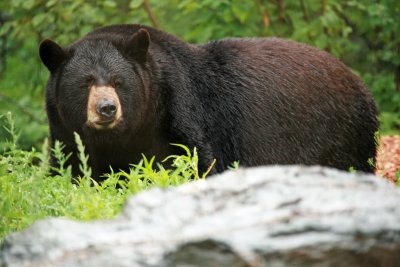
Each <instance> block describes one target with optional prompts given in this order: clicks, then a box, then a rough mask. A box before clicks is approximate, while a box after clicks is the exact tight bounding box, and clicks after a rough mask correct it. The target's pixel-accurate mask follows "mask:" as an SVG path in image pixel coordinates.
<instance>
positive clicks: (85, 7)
mask: <svg viewBox="0 0 400 267" xmlns="http://www.w3.org/2000/svg"><path fill="white" fill-rule="evenodd" d="M0 10H1V11H0V59H1V60H0V88H1V91H0V114H2V113H5V112H7V111H9V110H11V111H13V113H14V114H15V115H16V123H17V125H18V126H19V128H20V129H21V132H20V145H21V147H23V148H25V149H28V148H29V147H31V146H32V145H34V146H35V147H36V148H39V147H40V144H41V142H42V140H43V139H44V138H45V136H46V134H47V126H46V116H45V112H44V97H43V96H44V87H45V82H46V80H47V76H48V74H47V70H46V69H45V68H44V67H43V66H42V65H41V63H40V60H39V57H38V55H37V54H38V53H37V47H38V43H39V42H40V41H41V40H43V39H44V38H49V37H50V38H53V39H55V40H56V41H57V42H59V43H60V44H61V45H66V44H68V43H70V42H72V41H74V40H76V39H78V38H79V37H81V36H82V35H84V34H85V33H87V32H89V31H91V30H92V29H94V28H96V27H100V26H103V25H106V24H116V23H143V24H148V25H153V26H155V27H157V28H162V29H163V30H165V31H167V32H170V33H172V34H175V35H177V36H180V37H181V38H182V39H184V40H186V41H189V42H193V43H203V42H206V41H208V40H212V39H221V38H224V37H228V36H232V37H243V36H250V37H252V36H280V37H284V38H289V39H293V40H297V41H301V42H304V43H308V44H311V45H314V46H317V47H319V48H321V49H324V50H326V51H329V52H330V53H332V54H334V55H335V56H337V57H338V58H340V59H341V60H343V61H344V62H345V63H346V64H347V65H348V66H350V67H351V68H352V69H353V70H354V71H355V72H356V73H357V74H358V75H360V76H361V77H362V79H363V80H364V81H365V82H366V84H367V85H368V87H369V88H370V89H371V91H372V93H373V95H374V97H375V99H376V101H377V104H378V107H379V111H380V112H381V114H383V115H382V116H381V122H382V125H383V129H382V133H383V134H384V133H386V132H388V133H399V132H400V124H399V119H400V115H399V114H400V53H399V48H400V32H399V29H400V20H399V19H398V14H400V1H396V0H383V1H378V2H377V1H352V0H346V1H341V0H330V1H320V0H310V1H303V0H301V1H283V0H275V1H264V0H256V1H239V0H203V1H193V0H166V1H156V0H107V1H84V0H77V1H61V2H60V1H55V0H51V1H47V0H46V1H45V0H29V1H21V0H16V1H1V2H0ZM82 14H85V15H84V16H82ZM116 14H117V15H116ZM386 119H389V120H390V121H388V122H387V121H386ZM6 134H7V133H6V132H5V131H2V130H0V140H3V139H4V137H5V136H6ZM0 149H1V143H0Z"/></svg>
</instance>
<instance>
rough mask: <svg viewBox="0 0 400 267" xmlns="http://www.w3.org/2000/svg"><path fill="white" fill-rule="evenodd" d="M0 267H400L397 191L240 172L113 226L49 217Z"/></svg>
mask: <svg viewBox="0 0 400 267" xmlns="http://www.w3.org/2000/svg"><path fill="white" fill-rule="evenodd" d="M0 266H1V267H17V266H18V267H28V266H29V267H45V266H57V267H61V266H63V267H66V266H85V267H103V266H104V267H106V266H107V267H109V266H115V267H128V266H129V267H132V266H171V267H172V266H179V267H190V266H234V267H245V266H253V267H255V266H273V267H275V266H276V267H277V266H323V267H324V266H335V267H338V266H339V267H340V266H352V267H357V266H360V267H361V266H362V267H368V266H374V267H375V266H385V267H391V266H393V267H394V266H400V190H399V189H397V188H396V187H395V186H393V184H390V183H388V182H386V181H385V180H384V179H382V178H379V177H376V176H372V175H366V174H361V173H357V174H350V173H346V172H341V171H337V170H333V169H327V168H322V167H299V166H287V167H260V168H253V169H239V170H237V171H230V172H226V173H223V174H221V175H218V176H215V177H213V178H209V179H208V180H205V181H198V182H193V183H190V184H187V185H183V186H180V187H177V188H170V189H166V190H160V189H154V190H150V191H148V192H144V193H141V194H138V195H137V196H134V197H132V198H131V199H129V200H128V202H127V203H126V205H125V207H124V209H123V212H122V214H121V215H120V216H119V217H118V218H116V219H114V220H103V221H95V222H90V223H84V222H74V221H71V220H66V219H60V218H58V219H48V220H44V221H40V222H37V223H35V224H34V225H32V226H31V227H30V228H28V229H26V230H25V231H23V232H21V233H15V234H12V235H11V236H9V237H8V238H7V239H6V241H5V242H4V243H3V245H2V248H1V251H0Z"/></svg>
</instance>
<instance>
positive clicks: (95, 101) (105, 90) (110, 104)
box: [86, 85, 122, 129]
mask: <svg viewBox="0 0 400 267" xmlns="http://www.w3.org/2000/svg"><path fill="white" fill-rule="evenodd" d="M89 90H90V91H89V97H88V105H87V122H86V123H87V125H88V126H90V127H94V128H96V129H111V128H113V127H114V126H115V125H116V124H117V123H118V121H120V120H121V117H122V110H121V104H120V101H119V98H118V95H117V93H116V92H115V88H113V87H111V86H96V85H93V86H91V87H90V89H89Z"/></svg>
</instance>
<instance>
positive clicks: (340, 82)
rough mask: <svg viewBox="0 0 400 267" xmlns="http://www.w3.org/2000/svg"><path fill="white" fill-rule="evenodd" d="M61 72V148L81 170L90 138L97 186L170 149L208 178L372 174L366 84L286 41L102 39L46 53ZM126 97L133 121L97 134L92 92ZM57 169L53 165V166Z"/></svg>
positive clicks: (372, 121) (97, 34)
mask: <svg viewBox="0 0 400 267" xmlns="http://www.w3.org/2000/svg"><path fill="white" fill-rule="evenodd" d="M40 56H41V59H42V61H43V63H44V64H45V65H46V66H47V68H48V69H49V70H50V72H51V75H50V79H49V81H48V84H47V91H46V107H47V114H48V118H49V123H50V133H51V140H53V141H54V140H56V139H58V140H60V141H62V142H63V143H64V144H65V146H66V148H65V152H66V153H68V152H72V153H73V155H72V158H71V162H70V163H71V164H72V165H73V170H74V173H75V175H76V174H78V162H77V158H76V149H75V143H74V139H73V132H74V131H75V132H77V133H79V134H80V136H81V138H82V140H83V142H84V145H85V146H86V149H87V152H88V154H89V159H90V165H91V167H92V169H93V174H94V176H95V177H99V176H100V175H101V174H102V173H105V172H109V166H112V167H113V169H114V170H118V169H127V168H128V166H129V164H130V163H136V162H138V160H139V159H140V158H141V153H143V154H145V155H147V156H152V155H156V157H157V159H159V160H161V159H163V158H164V157H165V156H167V155H169V154H171V153H175V152H176V151H174V147H172V146H170V145H169V144H170V143H179V144H184V145H187V146H188V147H190V148H193V147H197V148H198V151H199V155H200V169H201V170H202V171H204V170H206V169H207V167H208V166H209V165H210V163H211V162H212V161H213V159H216V160H217V163H216V168H215V169H216V170H214V171H216V172H221V171H223V170H224V169H226V167H227V166H228V165H229V164H231V163H232V162H234V161H237V160H239V161H240V165H241V166H257V165H264V164H305V165H313V164H319V165H324V166H331V167H335V168H338V169H343V170H348V169H349V168H350V167H354V168H355V169H357V170H361V171H365V172H372V171H373V167H371V165H370V164H369V163H368V159H375V152H376V144H375V140H374V134H375V132H376V131H377V130H378V123H377V119H376V113H377V111H376V107H375V104H374V101H373V99H372V97H371V94H370V92H369V91H368V89H367V88H366V87H365V85H364V84H363V82H362V81H361V80H360V79H359V78H358V77H357V76H356V75H354V74H353V73H352V72H351V71H350V70H349V69H348V68H347V67H346V66H345V65H344V64H342V63H341V62H340V61H339V60H337V59H336V58H334V57H333V56H331V55H329V54H328V53H326V52H323V51H320V50H318V49H316V48H313V47H310V46H307V45H303V44H300V43H296V42H293V41H287V40H282V39H279V38H245V39H239V38H237V39H236V38H232V39H224V40H221V41H213V42H210V43H207V44H205V45H199V46H198V45H191V44H187V43H185V42H183V41H181V40H179V39H177V38H176V37H174V36H172V35H169V34H167V33H164V32H162V31H159V30H156V29H153V28H151V27H147V26H142V25H115V26H108V27H103V28H100V29H97V30H95V31H93V32H91V33H89V34H88V35H86V36H85V37H83V38H82V39H80V40H78V41H77V42H75V43H73V44H71V45H70V46H67V47H65V48H61V47H60V46H58V45H57V44H56V43H54V42H53V41H50V40H45V41H43V42H42V44H41V46H40ZM93 84H95V85H106V86H111V87H112V88H115V91H116V93H117V95H118V97H119V101H120V102H121V108H122V119H121V121H119V122H118V124H117V125H116V126H115V127H113V128H110V129H100V130H99V129H96V128H93V127H90V126H88V125H87V123H86V120H87V116H88V115H87V105H88V104H87V101H88V94H89V93H88V88H89V86H91V85H93ZM53 164H54V163H53Z"/></svg>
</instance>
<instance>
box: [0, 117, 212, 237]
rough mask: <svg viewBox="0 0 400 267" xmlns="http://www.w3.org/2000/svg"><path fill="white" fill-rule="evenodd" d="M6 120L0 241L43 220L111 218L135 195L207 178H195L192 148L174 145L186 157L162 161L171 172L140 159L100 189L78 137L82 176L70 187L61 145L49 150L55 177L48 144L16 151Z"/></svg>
mask: <svg viewBox="0 0 400 267" xmlns="http://www.w3.org/2000/svg"><path fill="white" fill-rule="evenodd" d="M6 121H7V123H6V124H7V126H6V127H5V129H6V131H7V132H8V134H9V138H8V140H7V141H6V142H5V144H6V148H5V151H4V153H2V154H0V196H1V197H0V242H1V240H3V239H4V237H5V236H6V235H8V234H10V233H11V232H14V231H19V230H22V229H24V228H25V227H27V226H29V225H30V224H32V223H33V222H34V221H36V220H39V219H43V218H47V217H66V218H70V219H76V220H92V219H100V218H112V217H113V216H115V215H117V214H118V213H119V212H120V210H121V207H122V205H123V203H124V202H125V200H126V199H127V198H128V197H129V196H132V195H133V194H136V193H138V192H140V191H143V190H147V189H149V188H153V187H169V186H177V185H180V184H184V183H187V182H189V181H192V180H198V179H204V178H205V177H206V176H207V174H208V172H207V173H204V174H202V175H200V174H199V170H198V155H197V152H196V148H194V149H193V151H190V150H189V149H188V148H187V147H185V146H183V145H176V144H175V145H176V146H179V147H181V148H182V151H183V152H184V153H185V154H184V155H173V156H169V157H168V158H167V159H165V160H168V161H172V162H173V163H172V167H173V168H172V169H168V170H166V169H165V168H164V167H163V166H162V164H158V163H155V158H154V157H153V158H151V159H147V158H146V157H144V156H143V159H142V160H141V161H140V162H139V163H138V164H137V165H132V167H131V168H130V170H129V172H123V171H115V170H114V171H113V170H110V173H109V174H107V179H106V180H105V181H104V182H103V183H101V184H99V183H96V182H95V181H94V180H93V179H92V178H91V177H90V176H91V170H90V167H89V166H88V164H87V160H88V157H87V156H86V155H85V152H84V151H85V148H84V146H83V144H82V141H81V140H80V138H79V136H78V135H77V134H76V135H75V138H76V143H77V146H78V150H79V157H80V161H81V165H80V168H81V171H82V173H83V175H82V177H77V178H76V184H73V183H71V179H74V178H73V177H72V175H71V167H70V166H66V165H65V162H66V160H67V158H68V155H64V154H63V153H62V147H63V145H62V144H61V143H59V142H57V143H56V144H55V147H54V148H53V150H52V153H54V155H55V156H56V158H57V160H58V162H59V165H60V167H58V168H56V169H53V170H54V171H55V172H56V173H57V175H55V176H50V175H49V172H50V170H51V167H50V166H49V164H48V157H49V155H48V154H49V153H48V151H49V149H48V144H47V141H45V142H44V144H43V147H42V149H41V150H40V151H37V150H36V149H34V148H32V149H31V150H29V151H28V150H23V149H20V148H19V147H18V134H17V132H16V130H15V127H14V121H13V119H12V116H11V114H10V113H8V114H7V117H6ZM165 160H164V161H165Z"/></svg>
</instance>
